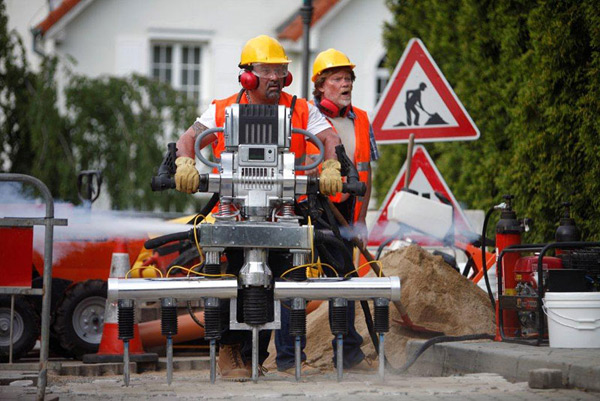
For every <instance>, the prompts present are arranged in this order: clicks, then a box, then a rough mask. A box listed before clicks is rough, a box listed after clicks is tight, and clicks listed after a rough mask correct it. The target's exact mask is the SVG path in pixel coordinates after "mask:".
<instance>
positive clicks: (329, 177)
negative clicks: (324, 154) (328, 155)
mask: <svg viewBox="0 0 600 401" xmlns="http://www.w3.org/2000/svg"><path fill="white" fill-rule="evenodd" d="M341 168H342V166H341V165H340V162H339V161H337V160H335V159H329V160H325V161H324V162H323V170H322V171H321V176H320V177H319V191H321V193H322V194H323V195H335V194H337V193H338V192H341V191H342V175H341V174H340V170H341Z"/></svg>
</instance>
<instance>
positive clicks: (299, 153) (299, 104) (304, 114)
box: [213, 92, 309, 175]
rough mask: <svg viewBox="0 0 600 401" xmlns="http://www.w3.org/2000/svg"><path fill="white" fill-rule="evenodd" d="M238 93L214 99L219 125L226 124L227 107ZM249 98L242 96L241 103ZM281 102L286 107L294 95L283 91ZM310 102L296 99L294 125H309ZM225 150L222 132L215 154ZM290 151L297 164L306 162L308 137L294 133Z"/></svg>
mask: <svg viewBox="0 0 600 401" xmlns="http://www.w3.org/2000/svg"><path fill="white" fill-rule="evenodd" d="M237 96H238V95H237V93H236V94H235V95H232V96H230V97H228V98H226V99H221V100H214V101H213V103H214V104H215V107H216V111H215V120H216V123H217V127H222V126H223V125H224V124H225V108H226V107H228V106H230V105H232V104H234V103H235V101H236V99H237ZM247 103H248V99H247V98H246V96H242V98H241V99H240V104H247ZM279 104H280V105H283V106H285V107H290V106H291V105H292V95H290V94H288V93H285V92H281V96H280V97H279ZM308 115H309V112H308V103H307V102H306V100H304V99H299V98H297V99H296V105H295V106H294V114H292V127H293V128H300V129H303V130H306V128H307V127H308ZM223 150H225V137H224V135H223V133H222V132H219V133H218V135H217V141H216V142H213V154H214V155H215V157H216V158H220V157H221V152H222V151H223ZM290 152H292V153H294V154H295V157H296V164H297V165H300V164H303V163H304V159H305V158H306V137H305V136H304V135H302V134H292V143H291V145H290ZM296 174H297V175H302V174H304V171H296Z"/></svg>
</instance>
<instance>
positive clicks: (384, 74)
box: [375, 55, 390, 103]
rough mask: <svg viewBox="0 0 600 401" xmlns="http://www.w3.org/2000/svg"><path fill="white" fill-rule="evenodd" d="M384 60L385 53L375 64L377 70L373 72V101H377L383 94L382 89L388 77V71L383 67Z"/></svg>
mask: <svg viewBox="0 0 600 401" xmlns="http://www.w3.org/2000/svg"><path fill="white" fill-rule="evenodd" d="M386 60H387V55H385V56H383V57H382V58H381V60H379V64H378V65H377V71H376V73H375V79H376V82H375V90H376V92H375V103H378V102H379V98H380V97H381V95H383V91H384V90H385V87H386V86H387V83H388V79H390V72H389V71H388V70H387V68H385V63H386Z"/></svg>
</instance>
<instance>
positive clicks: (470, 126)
mask: <svg viewBox="0 0 600 401" xmlns="http://www.w3.org/2000/svg"><path fill="white" fill-rule="evenodd" d="M417 61H419V65H420V66H421V68H423V71H424V72H425V74H426V75H427V77H428V78H429V80H430V81H431V83H432V84H433V86H434V88H435V89H436V91H437V92H438V94H439V95H440V97H441V98H442V100H443V101H444V103H445V104H446V107H448V110H449V111H450V113H452V116H453V117H454V119H455V120H456V122H457V123H458V126H456V127H446V128H444V127H441V128H440V127H435V128H433V127H432V128H419V129H416V130H409V129H407V128H401V129H400V128H399V129H395V130H383V129H382V127H383V124H384V123H385V120H386V119H387V117H388V115H389V112H390V110H391V108H392V107H393V105H394V103H395V102H396V99H397V97H398V95H399V94H400V91H401V90H402V87H403V86H404V83H405V82H406V80H407V78H408V75H409V74H410V71H411V69H412V67H413V65H414V64H415V63H416V62H417ZM392 94H394V95H392ZM372 126H373V131H374V133H375V140H376V141H377V143H378V144H379V143H381V144H386V143H387V144H389V143H407V142H408V138H409V136H410V134H411V133H414V134H415V141H416V142H442V141H457V140H462V141H472V140H476V139H479V137H480V135H481V134H480V132H479V129H478V128H477V126H476V125H475V123H474V122H473V120H472V119H471V116H469V114H468V113H467V111H466V109H465V108H464V106H463V104H462V103H461V101H460V99H458V96H456V93H454V90H453V89H452V87H451V86H450V84H449V83H448V81H447V80H446V78H445V77H444V74H442V72H441V70H440V69H439V67H438V66H437V64H436V63H435V60H434V59H433V58H432V57H431V55H430V54H429V52H428V51H427V48H426V47H425V45H424V44H423V42H421V40H420V39H417V38H413V39H411V40H410V41H409V42H408V45H407V47H406V50H405V51H404V53H403V54H402V57H401V58H400V61H399V62H398V64H397V65H396V69H395V70H394V73H393V74H392V77H391V79H390V81H389V82H388V85H387V86H386V88H385V91H384V93H383V95H382V96H381V100H380V101H379V102H378V103H377V106H376V107H375V117H374V118H373V121H372ZM410 131H413V132H410Z"/></svg>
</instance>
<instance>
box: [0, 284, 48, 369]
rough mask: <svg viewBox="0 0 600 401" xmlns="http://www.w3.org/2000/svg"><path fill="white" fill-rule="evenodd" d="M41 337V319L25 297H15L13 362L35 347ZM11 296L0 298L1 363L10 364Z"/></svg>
mask: <svg viewBox="0 0 600 401" xmlns="http://www.w3.org/2000/svg"><path fill="white" fill-rule="evenodd" d="M39 335H40V317H39V315H38V314H37V313H36V312H35V309H34V308H33V306H32V304H31V303H30V302H29V301H28V300H27V299H26V298H24V297H23V296H15V312H14V316H13V361H16V360H17V359H19V358H21V357H23V356H24V355H26V354H27V353H28V352H29V351H31V350H32V349H33V347H34V346H35V342H36V340H37V339H38V337H39ZM9 341H10V296H1V297H0V362H8V359H9V358H8V356H9V355H8V354H9V352H10V351H9V350H10V342H9Z"/></svg>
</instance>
